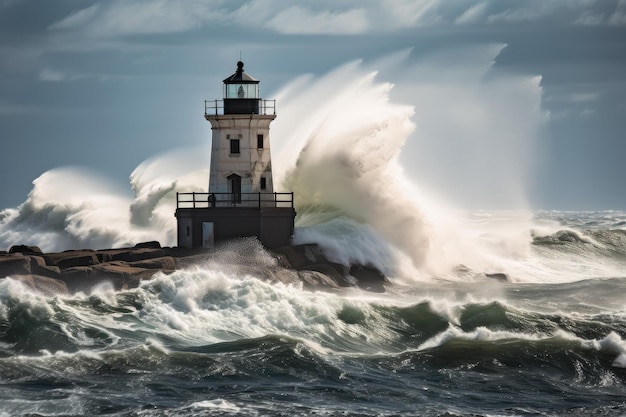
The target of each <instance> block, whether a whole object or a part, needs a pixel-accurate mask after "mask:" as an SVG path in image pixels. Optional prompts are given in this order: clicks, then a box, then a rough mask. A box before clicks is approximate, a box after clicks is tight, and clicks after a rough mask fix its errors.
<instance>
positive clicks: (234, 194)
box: [226, 174, 241, 205]
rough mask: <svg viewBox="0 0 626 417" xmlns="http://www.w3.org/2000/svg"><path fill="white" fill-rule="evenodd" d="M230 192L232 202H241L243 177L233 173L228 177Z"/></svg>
mask: <svg viewBox="0 0 626 417" xmlns="http://www.w3.org/2000/svg"><path fill="white" fill-rule="evenodd" d="M226 179H228V192H229V193H230V194H231V202H232V203H233V205H234V204H241V177H240V176H239V175H237V174H231V175H229V176H228V177H226Z"/></svg>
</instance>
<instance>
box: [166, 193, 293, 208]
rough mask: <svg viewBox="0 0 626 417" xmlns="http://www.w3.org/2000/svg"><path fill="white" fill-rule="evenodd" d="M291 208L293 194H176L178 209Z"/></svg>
mask: <svg viewBox="0 0 626 417" xmlns="http://www.w3.org/2000/svg"><path fill="white" fill-rule="evenodd" d="M209 207H291V208H293V193H176V208H209Z"/></svg>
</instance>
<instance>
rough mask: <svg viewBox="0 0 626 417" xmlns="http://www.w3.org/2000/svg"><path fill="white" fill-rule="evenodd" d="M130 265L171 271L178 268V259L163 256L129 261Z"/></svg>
mask: <svg viewBox="0 0 626 417" xmlns="http://www.w3.org/2000/svg"><path fill="white" fill-rule="evenodd" d="M129 265H130V266H132V267H135V268H144V269H159V270H163V271H170V272H171V271H174V270H176V261H175V260H174V258H172V257H171V256H162V257H160V258H152V259H144V260H143V261H136V262H129Z"/></svg>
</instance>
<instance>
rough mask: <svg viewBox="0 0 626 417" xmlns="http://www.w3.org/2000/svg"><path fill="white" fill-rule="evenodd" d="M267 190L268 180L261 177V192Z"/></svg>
mask: <svg viewBox="0 0 626 417" xmlns="http://www.w3.org/2000/svg"><path fill="white" fill-rule="evenodd" d="M266 189H267V180H266V179H265V177H261V190H266Z"/></svg>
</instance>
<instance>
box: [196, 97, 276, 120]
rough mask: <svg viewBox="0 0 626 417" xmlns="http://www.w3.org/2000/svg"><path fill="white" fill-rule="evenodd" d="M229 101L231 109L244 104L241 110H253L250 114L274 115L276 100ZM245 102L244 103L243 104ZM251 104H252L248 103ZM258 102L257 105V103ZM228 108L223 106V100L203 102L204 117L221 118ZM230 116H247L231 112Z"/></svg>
mask: <svg viewBox="0 0 626 417" xmlns="http://www.w3.org/2000/svg"><path fill="white" fill-rule="evenodd" d="M229 101H231V108H235V109H237V108H239V106H237V105H236V104H237V102H242V104H244V105H243V106H242V107H241V108H242V109H243V108H250V109H253V111H251V113H253V114H260V115H271V114H274V115H275V114H276V100H263V99H242V100H239V99H229ZM244 102H246V103H244ZM250 102H253V103H250ZM257 102H258V103H257ZM225 107H228V106H225V105H224V100H204V115H205V116H221V115H224V108H225ZM231 114H247V113H246V112H243V113H242V112H239V111H235V112H231Z"/></svg>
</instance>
